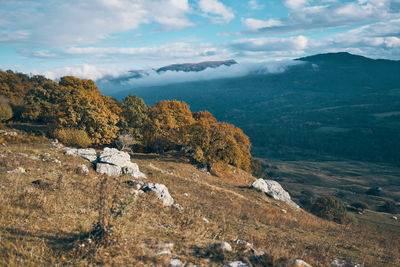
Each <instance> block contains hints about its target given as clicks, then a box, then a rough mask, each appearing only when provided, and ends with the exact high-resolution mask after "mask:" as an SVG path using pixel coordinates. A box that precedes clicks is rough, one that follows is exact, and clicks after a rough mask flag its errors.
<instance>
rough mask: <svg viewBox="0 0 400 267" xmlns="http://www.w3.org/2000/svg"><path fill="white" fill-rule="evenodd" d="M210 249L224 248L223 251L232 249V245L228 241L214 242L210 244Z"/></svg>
mask: <svg viewBox="0 0 400 267" xmlns="http://www.w3.org/2000/svg"><path fill="white" fill-rule="evenodd" d="M210 249H212V250H222V251H228V252H231V251H232V247H231V245H230V244H229V243H228V242H217V243H215V244H212V245H211V246H210Z"/></svg>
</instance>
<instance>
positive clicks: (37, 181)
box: [32, 180, 42, 185]
mask: <svg viewBox="0 0 400 267" xmlns="http://www.w3.org/2000/svg"><path fill="white" fill-rule="evenodd" d="M32 184H34V185H41V184H42V180H35V181H33V182H32Z"/></svg>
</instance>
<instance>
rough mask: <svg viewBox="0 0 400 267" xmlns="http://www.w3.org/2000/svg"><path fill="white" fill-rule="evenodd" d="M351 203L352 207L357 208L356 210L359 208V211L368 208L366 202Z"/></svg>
mask: <svg viewBox="0 0 400 267" xmlns="http://www.w3.org/2000/svg"><path fill="white" fill-rule="evenodd" d="M351 205H352V206H353V207H354V208H356V209H358V210H361V211H364V210H366V209H369V206H368V204H367V203H364V202H356V203H352V204H351Z"/></svg>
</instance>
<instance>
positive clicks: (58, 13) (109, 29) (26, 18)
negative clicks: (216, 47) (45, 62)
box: [0, 0, 194, 47]
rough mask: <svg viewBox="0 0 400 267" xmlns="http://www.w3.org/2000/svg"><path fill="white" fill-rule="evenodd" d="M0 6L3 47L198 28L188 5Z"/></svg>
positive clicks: (151, 1) (167, 0) (27, 2)
mask: <svg viewBox="0 0 400 267" xmlns="http://www.w3.org/2000/svg"><path fill="white" fill-rule="evenodd" d="M0 5H1V6H2V7H3V8H1V9H0V18H1V21H2V25H0V42H1V43H9V44H24V45H30V46H35V45H36V46H43V45H46V46H53V47H57V46H58V47H60V46H68V45H80V44H85V45H87V44H94V43H96V42H98V41H99V40H103V39H106V38H108V37H110V35H112V34H115V33H121V32H125V31H129V30H134V29H137V28H138V26H139V25H141V24H146V23H151V22H157V23H159V24H161V26H162V27H163V28H164V29H167V30H172V29H182V28H186V27H190V26H193V25H194V23H193V22H191V21H190V20H189V19H188V18H187V17H186V15H187V14H188V13H190V12H192V11H191V9H190V6H189V3H188V0H86V1H80V0H68V1H40V2H39V1H38V2H36V1H31V0H19V1H5V2H2V3H1V4H0ZM15 33H17V34H16V35H14V34H15Z"/></svg>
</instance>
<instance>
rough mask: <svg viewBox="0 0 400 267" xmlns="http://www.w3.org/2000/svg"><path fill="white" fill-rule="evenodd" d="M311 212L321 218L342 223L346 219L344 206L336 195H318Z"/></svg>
mask: <svg viewBox="0 0 400 267" xmlns="http://www.w3.org/2000/svg"><path fill="white" fill-rule="evenodd" d="M311 212H312V213H313V214H315V215H316V216H318V217H321V218H323V219H326V220H329V221H334V222H337V223H344V222H345V221H346V217H347V214H346V207H345V206H344V204H343V201H342V200H341V199H339V198H337V197H332V196H328V197H320V198H318V199H317V200H316V201H315V203H314V204H313V205H312V208H311Z"/></svg>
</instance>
